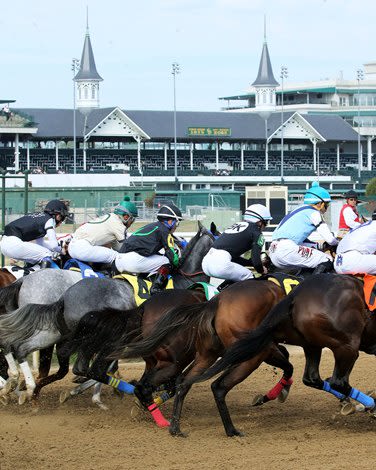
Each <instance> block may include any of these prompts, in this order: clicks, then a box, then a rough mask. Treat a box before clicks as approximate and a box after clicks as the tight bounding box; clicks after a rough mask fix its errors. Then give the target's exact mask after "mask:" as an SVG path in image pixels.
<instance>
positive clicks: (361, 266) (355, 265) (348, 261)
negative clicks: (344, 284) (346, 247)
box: [334, 250, 376, 274]
mask: <svg viewBox="0 0 376 470" xmlns="http://www.w3.org/2000/svg"><path fill="white" fill-rule="evenodd" d="M334 269H335V270H336V272H337V273H338V274H366V273H368V274H376V255H371V254H362V253H360V252H359V251H356V250H351V251H346V253H338V254H337V255H336V257H335V261H334Z"/></svg>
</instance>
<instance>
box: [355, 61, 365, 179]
mask: <svg viewBox="0 0 376 470" xmlns="http://www.w3.org/2000/svg"><path fill="white" fill-rule="evenodd" d="M363 79H364V72H363V70H362V69H358V70H357V71H356V80H357V82H358V179H359V187H360V186H361V184H362V183H361V172H362V166H363V162H362V152H361V147H360V80H363Z"/></svg>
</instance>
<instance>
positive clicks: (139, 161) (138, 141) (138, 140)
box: [136, 136, 142, 174]
mask: <svg viewBox="0 0 376 470" xmlns="http://www.w3.org/2000/svg"><path fill="white" fill-rule="evenodd" d="M136 140H137V168H138V171H139V173H140V174H141V172H142V169H141V139H140V137H139V136H137V138H136Z"/></svg>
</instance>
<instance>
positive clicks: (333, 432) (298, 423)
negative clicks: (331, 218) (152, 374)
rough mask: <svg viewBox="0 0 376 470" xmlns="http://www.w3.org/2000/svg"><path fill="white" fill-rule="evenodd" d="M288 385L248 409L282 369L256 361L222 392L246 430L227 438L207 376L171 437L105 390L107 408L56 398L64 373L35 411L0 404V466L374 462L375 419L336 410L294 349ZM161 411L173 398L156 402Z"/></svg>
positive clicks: (360, 375) (365, 465)
mask: <svg viewBox="0 0 376 470" xmlns="http://www.w3.org/2000/svg"><path fill="white" fill-rule="evenodd" d="M292 362H293V363H294V365H295V383H294V385H293V387H292V390H291V393H290V396H289V399H288V400H287V402H286V403H284V404H280V403H278V402H273V403H268V404H266V405H264V406H263V407H262V408H251V407H250V405H249V403H250V400H251V398H252V397H253V396H254V394H256V393H262V392H265V391H266V390H267V389H269V388H271V386H272V385H274V383H275V382H276V381H277V378H279V376H280V374H279V372H278V375H275V372H274V371H273V370H272V369H271V368H270V367H269V366H264V365H263V366H261V368H260V369H259V370H258V371H257V372H256V373H255V374H253V376H252V377H251V378H250V379H248V380H246V381H245V382H244V383H242V384H240V385H239V386H238V387H236V389H235V390H234V391H233V392H232V393H230V394H229V397H228V404H229V408H230V412H231V415H232V417H233V420H234V423H235V425H236V426H237V427H238V428H239V429H241V430H242V431H243V432H245V433H246V437H244V438H238V437H237V438H227V437H226V436H225V434H224V431H223V427H222V424H221V421H220V418H219V416H218V413H217V410H216V408H215V404H214V402H213V399H212V395H211V391H210V386H209V383H207V382H206V383H203V384H199V385H196V386H195V387H194V389H193V390H192V392H191V393H190V394H189V395H188V398H187V401H186V406H185V408H184V415H183V420H182V430H183V431H186V432H188V433H189V437H188V438H186V439H183V438H173V437H171V436H170V435H169V433H168V431H167V430H166V429H158V428H156V427H155V426H154V425H153V423H152V422H151V421H150V419H149V417H147V416H145V415H142V414H141V415H139V416H138V417H137V418H132V417H131V413H130V411H131V408H132V406H133V400H132V398H131V397H129V396H125V397H124V398H123V399H120V398H117V397H116V396H113V394H112V392H111V391H110V390H108V389H107V390H106V392H105V393H104V394H103V400H104V401H105V402H106V404H107V405H109V407H110V410H109V411H102V410H100V409H98V408H96V407H95V406H94V405H92V404H91V401H90V397H91V394H90V393H88V392H86V393H85V394H84V395H81V396H79V397H76V398H75V399H73V400H71V401H68V402H66V403H65V404H63V405H59V403H58V398H59V394H60V392H61V391H62V390H67V389H69V388H71V383H70V379H71V376H69V379H67V380H65V381H63V382H60V383H57V384H56V385H53V386H51V387H50V388H46V389H45V390H44V392H42V396H41V400H40V407H39V410H33V409H32V407H31V405H26V406H23V407H20V406H18V405H17V404H16V403H15V402H12V403H11V404H9V405H8V406H7V407H1V408H0V419H1V428H0V469H1V470H10V469H12V470H13V469H21V468H22V469H23V468H25V469H36V470H39V469H52V468H53V469H72V470H73V469H85V470H86V469H93V470H94V469H95V470H101V469H108V468H110V469H112V470H120V469H121V470H123V469H135V470H137V469H153V468H155V469H169V470H175V469H176V470H182V469H204V470H206V469H247V470H249V469H250V468H254V469H277V468H278V469H281V468H285V469H293V470H294V469H300V470H301V469H310V470H311V469H322V468H325V469H326V470H331V469H333V470H334V469H336V470H338V469H341V470H342V469H353V468H356V469H371V468H374V465H375V460H376V447H375V431H376V420H374V419H372V418H370V417H369V416H368V415H365V414H361V413H359V414H357V415H352V416H347V417H344V416H341V415H339V414H338V405H337V402H336V400H335V398H333V397H331V396H329V395H327V394H326V393H324V392H319V391H315V390H311V389H308V388H307V387H305V386H304V385H303V384H302V383H301V380H300V378H301V376H302V372H303V367H304V359H303V356H302V355H301V354H300V353H298V354H296V353H294V355H293V356H292ZM141 368H142V366H141V365H140V364H130V365H129V367H127V370H126V371H125V369H124V372H123V376H124V377H126V378H128V379H130V378H136V377H139V376H140V373H141ZM331 368H332V357H331V353H329V352H328V353H324V357H323V361H322V368H321V372H322V376H323V377H327V376H329V375H330V374H331ZM374 370H375V360H374V358H372V357H370V356H366V355H361V357H360V358H359V360H358V362H357V363H356V366H355V369H354V371H353V373H352V385H354V386H356V387H358V388H360V389H362V390H364V391H365V390H368V389H370V388H373V387H375V385H376V383H375V382H376V380H375V376H374ZM163 411H164V412H165V415H166V416H167V417H168V416H169V415H170V412H171V404H170V403H168V404H166V405H164V407H163Z"/></svg>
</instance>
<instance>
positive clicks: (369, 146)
mask: <svg viewBox="0 0 376 470" xmlns="http://www.w3.org/2000/svg"><path fill="white" fill-rule="evenodd" d="M372 140H373V137H372V136H370V135H369V136H367V170H368V171H371V170H372Z"/></svg>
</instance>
